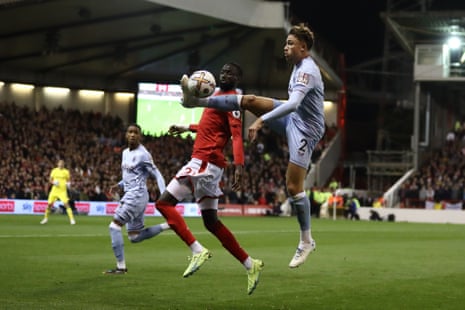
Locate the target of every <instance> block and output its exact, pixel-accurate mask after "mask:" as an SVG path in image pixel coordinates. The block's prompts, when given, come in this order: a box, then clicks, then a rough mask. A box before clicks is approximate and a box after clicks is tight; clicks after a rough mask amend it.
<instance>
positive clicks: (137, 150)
mask: <svg viewBox="0 0 465 310" xmlns="http://www.w3.org/2000/svg"><path fill="white" fill-rule="evenodd" d="M141 139H142V130H141V128H140V126H139V125H137V124H130V125H129V126H128V128H127V130H126V140H127V143H128V147H127V148H126V149H124V150H123V156H122V160H121V171H122V179H121V181H119V182H118V183H117V184H115V185H113V186H112V187H111V188H110V193H111V192H113V190H115V189H116V188H118V187H119V188H121V189H122V190H123V191H124V195H123V197H122V198H121V201H120V204H119V206H118V208H116V210H115V214H114V215H113V221H112V222H111V223H110V226H109V228H110V237H111V246H112V248H113V253H114V254H115V257H116V268H115V269H110V270H107V271H105V272H104V273H106V274H125V273H126V272H127V271H128V269H127V268H126V260H125V258H124V242H123V234H122V232H121V229H122V227H123V225H126V230H127V233H128V238H129V240H130V241H131V242H132V243H136V242H141V241H143V240H145V239H149V238H152V237H154V236H156V235H158V234H159V233H161V232H162V231H164V230H167V229H169V226H168V224H167V223H162V224H159V225H154V226H151V227H147V228H144V213H145V209H146V207H147V203H148V202H149V193H148V189H147V178H148V177H149V176H151V177H153V178H154V179H156V181H157V185H158V188H159V190H160V192H163V191H164V190H165V179H164V178H163V176H162V175H161V173H160V171H159V170H158V168H157V166H156V165H155V164H154V163H153V159H152V155H150V153H149V152H148V151H147V149H146V148H145V146H143V145H142V144H141Z"/></svg>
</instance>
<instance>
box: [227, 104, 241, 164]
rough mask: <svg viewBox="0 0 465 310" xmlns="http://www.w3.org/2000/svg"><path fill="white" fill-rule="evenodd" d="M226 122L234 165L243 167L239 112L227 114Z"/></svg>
mask: <svg viewBox="0 0 465 310" xmlns="http://www.w3.org/2000/svg"><path fill="white" fill-rule="evenodd" d="M228 121H229V129H230V131H231V137H232V147H233V156H234V164H236V165H244V143H243V139H242V119H241V112H240V111H232V112H228Z"/></svg>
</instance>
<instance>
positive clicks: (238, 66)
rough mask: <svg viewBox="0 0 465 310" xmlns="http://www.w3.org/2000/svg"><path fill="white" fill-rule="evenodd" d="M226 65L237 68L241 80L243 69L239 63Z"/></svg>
mask: <svg viewBox="0 0 465 310" xmlns="http://www.w3.org/2000/svg"><path fill="white" fill-rule="evenodd" d="M225 65H230V66H233V67H234V68H236V70H237V75H238V76H239V77H240V78H241V77H242V73H243V72H242V67H241V66H240V65H239V64H238V63H237V62H234V61H233V62H228V63H227V64H225Z"/></svg>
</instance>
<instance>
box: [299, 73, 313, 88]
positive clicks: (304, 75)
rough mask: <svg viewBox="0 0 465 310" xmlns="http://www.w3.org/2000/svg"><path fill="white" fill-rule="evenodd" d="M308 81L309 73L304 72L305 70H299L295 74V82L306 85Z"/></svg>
mask: <svg viewBox="0 0 465 310" xmlns="http://www.w3.org/2000/svg"><path fill="white" fill-rule="evenodd" d="M309 82H310V74H308V73H305V72H299V75H297V81H296V83H297V84H304V85H308V83H309Z"/></svg>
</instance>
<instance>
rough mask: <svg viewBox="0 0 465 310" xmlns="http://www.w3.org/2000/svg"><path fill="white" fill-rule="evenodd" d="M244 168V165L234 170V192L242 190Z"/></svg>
mask: <svg viewBox="0 0 465 310" xmlns="http://www.w3.org/2000/svg"><path fill="white" fill-rule="evenodd" d="M243 171H244V169H243V167H242V165H237V166H236V169H235V170H234V183H233V185H232V190H233V191H240V190H242V175H243Z"/></svg>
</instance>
